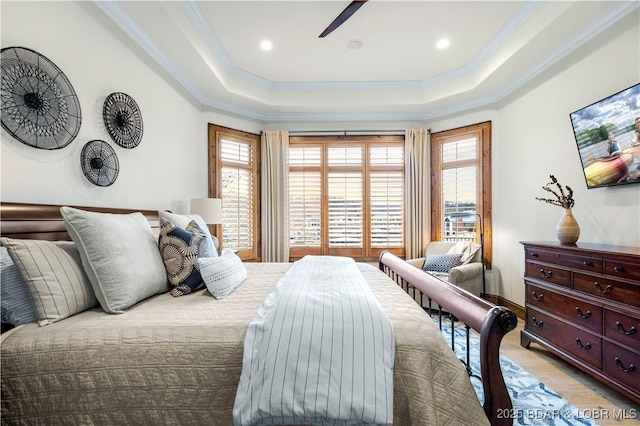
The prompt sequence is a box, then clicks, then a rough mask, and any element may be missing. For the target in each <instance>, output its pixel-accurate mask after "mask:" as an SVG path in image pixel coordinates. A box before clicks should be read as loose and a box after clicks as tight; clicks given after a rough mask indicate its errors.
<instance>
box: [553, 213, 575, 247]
mask: <svg viewBox="0 0 640 426" xmlns="http://www.w3.org/2000/svg"><path fill="white" fill-rule="evenodd" d="M556 236H557V237H558V241H559V242H560V244H575V242H576V241H578V237H579V236H580V226H579V225H578V222H577V221H576V218H575V217H573V213H572V212H571V209H565V210H564V213H563V215H562V217H561V218H560V220H559V221H558V224H557V225H556Z"/></svg>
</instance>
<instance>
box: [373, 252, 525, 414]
mask: <svg viewBox="0 0 640 426" xmlns="http://www.w3.org/2000/svg"><path fill="white" fill-rule="evenodd" d="M379 267H380V270H382V271H383V272H384V273H386V274H387V275H389V276H390V277H391V278H392V279H393V280H394V281H395V282H396V283H397V284H398V285H401V286H403V287H404V286H405V285H407V286H411V287H413V288H415V289H416V290H417V291H419V292H420V293H422V294H424V295H425V296H426V297H428V298H429V299H431V300H433V301H435V302H436V303H437V304H438V305H439V306H440V307H441V308H442V309H443V310H445V311H447V312H449V313H451V314H452V315H453V316H455V317H456V318H457V319H459V320H460V321H462V322H463V323H465V324H466V325H467V326H469V327H470V328H472V329H473V330H475V331H477V332H478V333H480V348H479V350H480V370H481V378H482V388H483V391H484V402H483V408H484V412H485V414H486V415H487V417H488V418H489V421H490V422H491V424H492V425H494V426H495V425H511V424H512V421H513V420H512V419H510V418H508V417H509V416H504V417H507V418H499V416H498V413H501V412H502V413H504V412H510V411H511V409H512V408H513V406H512V403H511V397H510V396H509V393H508V391H507V386H506V385H505V382H504V377H503V376H502V370H501V368H500V343H501V342H502V338H503V337H504V335H505V334H507V333H508V332H510V331H512V330H513V329H514V328H515V327H516V324H517V322H518V319H517V317H516V316H515V314H514V313H513V312H512V311H511V310H510V309H508V308H506V307H504V306H496V305H494V304H492V303H490V302H487V301H486V300H484V299H481V298H479V297H476V296H474V295H473V294H471V293H468V292H466V291H465V290H462V289H461V288H459V287H457V286H455V285H453V284H449V283H447V282H445V281H442V280H439V279H437V278H435V277H433V276H431V275H429V274H427V273H426V272H424V271H422V270H420V269H418V268H416V267H415V266H412V265H410V264H409V263H407V262H405V261H404V260H402V259H400V258H399V257H397V256H395V255H394V254H392V253H390V252H383V253H382V254H381V255H380V259H379ZM500 417H502V416H500Z"/></svg>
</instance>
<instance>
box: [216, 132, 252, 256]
mask: <svg viewBox="0 0 640 426" xmlns="http://www.w3.org/2000/svg"><path fill="white" fill-rule="evenodd" d="M220 148H221V149H220V157H221V158H220V160H221V162H222V169H221V182H222V188H221V191H222V223H223V225H222V235H223V246H224V247H225V248H228V249H232V250H238V251H241V250H253V249H254V241H255V240H254V226H252V225H251V224H253V223H254V221H255V218H254V211H255V205H254V199H255V194H254V192H255V191H256V188H254V184H253V183H254V179H253V161H254V157H255V153H254V150H255V147H254V146H253V144H251V143H250V142H239V141H233V140H226V139H222V140H221V145H220Z"/></svg>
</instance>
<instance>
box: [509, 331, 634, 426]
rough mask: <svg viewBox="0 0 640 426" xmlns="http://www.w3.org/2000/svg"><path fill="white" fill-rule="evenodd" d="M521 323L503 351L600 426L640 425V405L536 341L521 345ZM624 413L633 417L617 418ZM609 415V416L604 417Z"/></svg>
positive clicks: (583, 415)
mask: <svg viewBox="0 0 640 426" xmlns="http://www.w3.org/2000/svg"><path fill="white" fill-rule="evenodd" d="M522 324H523V321H522V320H521V319H518V327H517V328H516V329H515V330H514V331H512V332H511V333H508V334H507V335H506V336H505V337H504V339H503V340H502V346H501V353H502V354H504V355H505V356H506V357H507V358H509V359H511V360H512V361H513V362H515V363H516V364H518V365H519V366H520V367H522V368H523V369H525V370H527V371H528V372H529V373H530V374H532V375H533V376H535V377H536V378H537V379H538V380H540V381H541V382H542V383H544V384H546V385H547V386H548V387H549V388H551V389H552V390H553V391H555V392H557V393H559V394H560V395H562V396H563V397H564V398H565V399H566V400H567V401H569V402H570V403H571V404H573V405H574V406H575V407H577V408H578V409H579V410H580V412H579V415H581V416H582V417H585V418H592V419H593V420H594V421H595V422H596V423H597V424H599V425H601V426H623V425H624V426H626V425H640V405H639V404H635V403H634V402H632V401H631V400H630V399H628V398H625V397H624V396H622V395H620V394H619V393H617V392H615V391H613V390H612V389H610V388H608V387H607V386H605V385H604V384H602V383H601V382H599V381H597V380H595V379H592V378H591V377H589V376H587V375H586V374H584V373H583V372H581V371H580V370H578V369H577V368H575V367H573V366H571V365H570V364H568V363H566V362H564V361H562V360H561V359H560V358H558V357H556V356H555V355H553V354H552V353H550V352H549V351H547V350H546V349H543V348H542V346H540V345H538V344H536V343H531V346H530V349H524V348H523V347H522V346H520V331H521V330H522ZM621 412H622V413H625V414H626V416H627V417H634V418H628V419H625V420H623V419H616V418H614V417H615V414H616V413H618V414H619V413H621ZM596 416H600V417H601V418H596ZM607 416H608V417H609V418H608V419H607V418H603V417H607Z"/></svg>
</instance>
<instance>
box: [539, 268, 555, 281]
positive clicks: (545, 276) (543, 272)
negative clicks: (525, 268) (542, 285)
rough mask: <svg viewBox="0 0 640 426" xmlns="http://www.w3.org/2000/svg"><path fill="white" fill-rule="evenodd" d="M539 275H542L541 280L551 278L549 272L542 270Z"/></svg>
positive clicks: (551, 273)
mask: <svg viewBox="0 0 640 426" xmlns="http://www.w3.org/2000/svg"><path fill="white" fill-rule="evenodd" d="M540 275H542V278H547V279H549V278H551V275H553V272H551V271H549V272H545V271H544V269H542V268H540Z"/></svg>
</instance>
